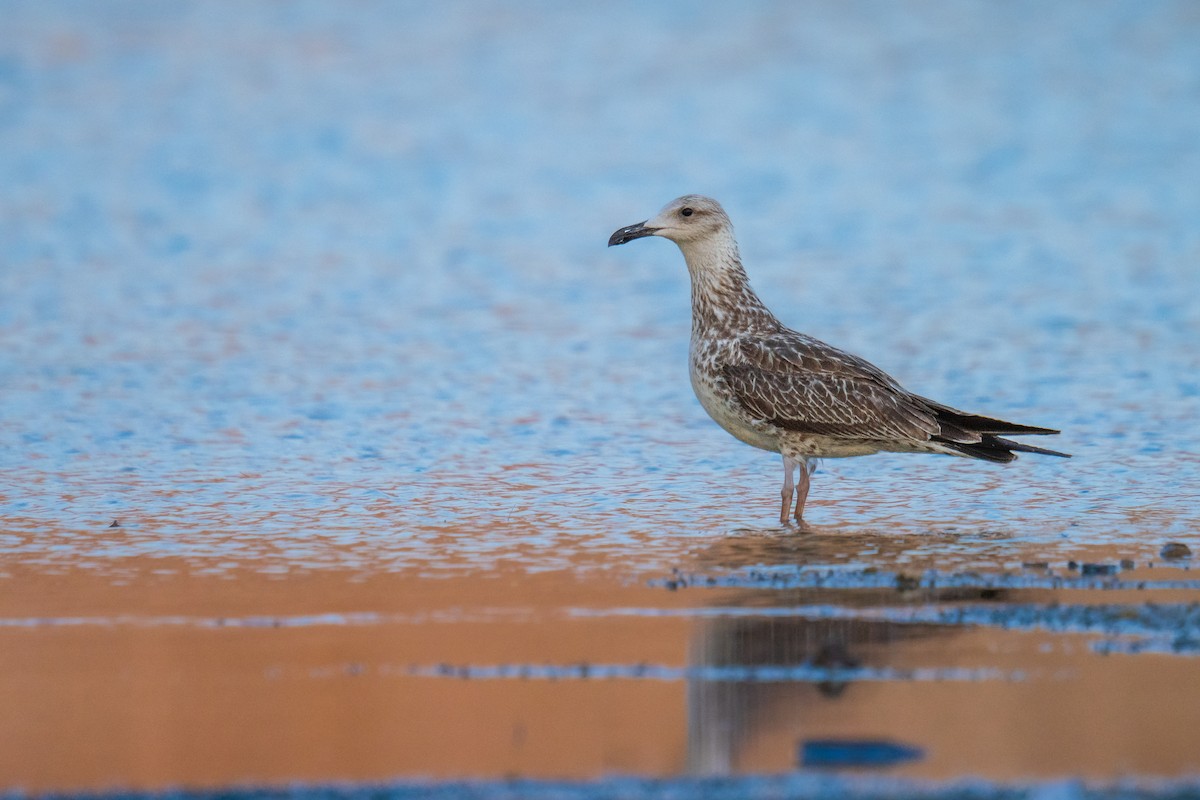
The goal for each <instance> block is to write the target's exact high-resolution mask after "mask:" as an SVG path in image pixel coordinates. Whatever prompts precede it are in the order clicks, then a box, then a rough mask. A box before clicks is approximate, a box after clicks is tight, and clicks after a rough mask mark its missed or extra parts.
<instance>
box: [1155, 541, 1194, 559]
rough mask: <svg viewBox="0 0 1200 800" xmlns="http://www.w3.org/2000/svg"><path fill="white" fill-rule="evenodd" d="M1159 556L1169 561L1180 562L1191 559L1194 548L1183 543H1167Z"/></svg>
mask: <svg viewBox="0 0 1200 800" xmlns="http://www.w3.org/2000/svg"><path fill="white" fill-rule="evenodd" d="M1158 554H1159V555H1160V556H1162V557H1163V558H1165V559H1166V560H1168V561H1178V560H1180V559H1184V558H1191V557H1192V548H1190V547H1188V546H1187V545H1186V544H1184V543H1183V542H1167V543H1166V544H1164V545H1163V548H1162V550H1160V551H1159V553H1158Z"/></svg>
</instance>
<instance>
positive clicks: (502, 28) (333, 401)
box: [0, 2, 1200, 570]
mask: <svg viewBox="0 0 1200 800" xmlns="http://www.w3.org/2000/svg"><path fill="white" fill-rule="evenodd" d="M626 5H627V7H625V8H622V7H621V6H620V4H618V5H617V6H611V5H610V6H605V7H604V8H600V7H595V8H580V7H575V6H560V5H557V4H542V3H523V4H519V5H515V6H514V5H512V4H507V3H485V4H473V5H471V6H469V7H468V6H462V7H455V8H447V7H443V6H437V5H433V6H428V5H420V4H415V5H414V4H379V5H370V4H368V5H364V6H354V7H353V9H348V8H345V7H341V6H327V5H323V4H317V3H297V4H287V5H267V4H263V5H253V6H247V7H239V8H237V9H231V8H228V7H225V6H220V7H219V6H216V5H208V4H199V3H194V4H193V3H173V4H169V5H163V4H156V3H140V2H130V3H120V4H106V5H94V4H71V3H65V4H51V5H48V4H41V3H20V2H8V3H4V4H3V16H4V19H5V25H4V26H3V30H0V242H2V244H0V264H2V268H0V297H3V302H0V344H2V349H0V352H2V353H3V355H2V356H0V384H2V385H3V387H4V388H3V395H2V397H3V414H2V415H0V445H2V446H0V463H2V466H3V470H2V472H3V476H4V477H3V479H2V480H3V484H2V489H0V493H2V494H0V502H2V503H3V515H4V517H5V524H4V527H5V542H6V550H7V551H8V552H9V553H10V554H12V557H14V558H19V559H22V560H24V561H28V562H33V563H42V564H46V565H54V564H68V563H71V564H79V563H84V564H90V565H93V566H95V567H97V568H105V567H106V565H109V564H110V563H111V560H112V559H119V558H121V557H124V556H129V555H136V554H151V555H154V554H164V555H176V556H182V557H186V558H192V559H196V560H197V562H198V563H200V562H203V564H204V565H205V566H206V568H218V567H217V565H219V564H221V563H232V562H238V561H246V560H252V561H259V562H261V563H263V564H264V565H275V566H277V567H278V566H280V565H282V566H283V567H286V568H302V567H320V566H330V565H339V566H345V565H354V566H367V565H369V566H370V567H371V568H372V569H401V568H408V567H412V566H414V565H420V566H422V567H423V568H427V569H450V568H479V567H485V568H486V567H488V566H490V565H491V564H493V563H495V562H496V560H498V559H511V560H516V561H519V562H520V563H523V564H525V565H527V566H528V568H530V569H543V568H551V567H558V566H588V565H592V564H602V563H611V562H613V561H614V560H616V561H618V562H619V563H620V564H621V565H622V567H623V568H627V569H631V570H638V569H640V568H646V569H659V568H660V567H661V566H662V565H664V564H668V563H672V562H673V561H674V560H676V559H677V558H678V556H679V554H680V553H681V552H683V551H685V550H686V549H687V548H688V547H689V546H690V544H689V543H690V542H692V541H694V540H695V539H696V538H697V537H699V538H701V539H703V538H705V537H711V536H713V535H718V534H722V533H726V532H728V531H730V530H732V529H734V528H738V527H744V526H758V525H767V524H769V523H770V522H771V519H772V514H773V511H772V509H773V506H774V504H775V500H774V495H775V492H776V482H777V476H776V472H777V464H776V462H775V460H774V459H773V458H772V457H769V456H767V455H765V454H762V453H758V452H755V451H752V450H750V449H749V448H745V447H744V446H742V445H739V444H737V443H736V442H733V441H732V440H728V438H727V437H726V436H725V435H724V434H723V433H721V432H720V431H719V430H717V429H716V428H715V426H713V425H712V424H711V423H710V422H709V421H708V420H707V419H706V418H705V417H704V415H703V412H702V411H701V410H700V408H699V406H698V404H697V403H696V402H695V400H694V399H693V398H692V397H691V392H690V389H689V387H688V382H687V378H686V366H685V353H686V346H687V345H686V339H687V330H688V308H687V286H686V274H685V272H684V270H683V267H682V263H681V259H680V258H679V256H678V254H677V253H676V252H674V249H673V248H672V247H670V246H669V245H667V244H666V243H656V245H654V246H646V247H644V248H640V249H638V250H637V251H636V252H630V251H620V252H608V251H606V250H605V248H604V242H605V237H606V236H607V234H608V232H610V231H611V230H612V229H613V228H615V227H617V226H618V225H621V224H625V223H627V222H630V221H633V220H636V219H640V218H642V217H644V216H646V215H647V214H649V213H651V212H652V211H653V210H654V209H656V208H657V207H658V206H659V205H660V204H661V203H663V202H665V201H666V200H668V199H669V198H671V197H673V196H675V195H677V194H680V193H682V192H685V191H702V192H706V193H710V194H713V195H715V196H718V197H719V198H720V199H721V200H722V201H723V202H724V203H725V204H726V206H727V208H728V209H729V210H730V212H731V214H732V215H733V217H734V221H735V224H736V225H737V226H738V230H739V233H740V235H741V240H742V245H743V255H744V256H745V258H746V261H747V265H748V267H749V269H750V272H751V276H752V278H753V279H754V281H755V283H756V285H757V287H758V288H759V290H760V293H761V294H762V295H763V296H764V297H765V298H767V299H768V302H769V303H770V304H771V305H772V306H773V307H774V308H775V310H776V311H777V312H778V313H779V315H780V316H781V317H782V318H784V319H785V320H786V321H788V322H789V323H791V324H792V325H794V326H795V327H797V328H799V329H801V330H804V331H806V332H809V333H812V334H814V335H817V336H820V337H822V338H825V339H827V340H829V341H832V342H834V343H836V344H839V345H841V346H843V347H845V348H847V349H850V350H852V351H855V352H858V353H861V354H863V355H864V356H867V357H868V358H870V359H872V360H874V361H876V362H877V363H879V364H880V365H881V366H883V367H884V368H886V369H888V370H889V371H891V372H893V373H894V374H896V375H897V376H898V377H900V378H901V379H902V380H903V381H904V382H905V383H906V384H907V385H909V386H910V387H911V388H913V389H914V390H917V391H919V392H921V393H923V394H927V395H930V396H934V397H937V398H939V399H944V400H945V401H947V402H950V403H953V404H956V405H959V406H962V407H966V408H970V409H973V410H979V411H981V412H989V413H995V414H1000V415H1003V416H1006V417H1009V418H1014V419H1018V420H1021V421H1028V422H1031V423H1036V424H1045V425H1051V426H1055V427H1061V428H1063V429H1064V436H1063V437H1062V441H1061V446H1062V447H1063V449H1066V450H1068V451H1071V452H1073V453H1075V454H1076V459H1075V460H1073V461H1071V462H1067V463H1060V462H1057V461H1055V462H1052V463H1047V462H1044V461H1039V460H1037V459H1033V458H1027V459H1022V460H1021V461H1020V462H1018V463H1017V464H1016V465H1014V466H1012V467H1011V468H1007V469H996V468H993V467H989V466H987V465H979V464H968V463H958V462H951V461H949V460H947V459H936V458H914V457H904V456H895V457H893V456H881V457H877V458H874V459H862V460H854V461H849V462H840V463H827V464H826V465H825V468H824V469H823V470H822V472H820V473H819V474H818V476H817V479H816V484H815V489H814V496H813V501H812V502H813V506H812V512H811V516H812V521H813V522H814V523H816V524H817V525H819V526H820V525H826V526H832V527H833V528H835V529H837V530H842V531H846V532H854V531H861V530H870V531H879V530H883V531H895V532H898V533H901V534H920V533H922V532H927V531H945V530H947V529H953V530H956V531H958V532H959V533H960V534H961V535H962V536H963V537H964V538H963V542H962V543H961V546H957V545H947V543H946V540H945V539H944V538H942V539H940V540H939V541H938V542H937V543H935V544H932V545H930V546H931V547H932V548H934V549H936V550H938V551H940V552H947V551H949V552H950V553H951V554H952V555H951V558H952V559H955V558H956V559H961V560H962V562H964V563H975V562H976V561H978V560H979V559H984V560H986V559H988V558H991V557H992V556H988V555H986V553H987V552H988V548H989V547H990V546H991V545H987V546H983V547H980V546H979V544H980V542H979V541H978V540H979V538H980V537H983V538H988V537H995V536H998V537H1000V538H1002V539H1004V540H1006V541H1010V542H1011V541H1013V540H1016V541H1017V542H1024V543H1032V547H1033V549H1037V550H1041V551H1043V552H1044V553H1045V554H1048V555H1049V556H1054V555H1056V554H1058V553H1060V552H1064V553H1065V552H1068V551H1070V550H1071V549H1072V548H1078V547H1081V546H1088V545H1092V544H1100V545H1106V546H1113V545H1115V546H1119V547H1121V548H1124V550H1123V551H1122V552H1123V553H1124V552H1128V554H1129V555H1130V556H1131V557H1133V556H1139V555H1147V556H1149V555H1152V554H1153V553H1156V552H1157V549H1158V547H1160V546H1161V544H1162V542H1163V541H1166V540H1167V539H1170V538H1173V537H1178V536H1183V535H1186V534H1194V532H1195V529H1196V524H1197V522H1200V511H1197V504H1196V500H1197V492H1196V489H1195V487H1196V486H1197V485H1200V459H1198V458H1197V456H1196V453H1197V452H1198V451H1200V427H1198V426H1197V425H1196V424H1195V420H1196V419H1197V417H1198V415H1200V382H1198V379H1197V375H1200V351H1198V349H1197V347H1196V343H1197V342H1198V341H1200V299H1198V298H1200V270H1197V269H1196V263H1197V258H1198V257H1200V227H1198V226H1197V222H1196V220H1198V219H1200V193H1197V192H1195V191H1194V189H1193V188H1191V187H1193V186H1194V185H1195V184H1196V183H1197V179H1198V178H1200V144H1198V143H1200V112H1198V111H1197V105H1196V103H1195V102H1194V101H1195V96H1196V82H1195V81H1196V78H1195V76H1196V75H1197V74H1200V45H1198V44H1197V42H1200V38H1198V37H1197V36H1196V35H1195V33H1196V28H1197V25H1198V24H1200V23H1198V21H1197V18H1196V15H1195V11H1194V9H1193V7H1192V6H1191V5H1190V4H1188V3H1184V2H1180V3H1156V4H1145V3H1140V2H1114V3H1110V4H1106V5H1104V6H1103V8H1102V9H1097V8H1096V7H1094V6H1093V5H1092V4H1087V3H1061V4H1056V5H1054V6H1052V7H1046V6H1044V5H1041V4H1022V3H1015V4H1012V3H1006V4H998V5H970V6H958V5H925V4H897V3H886V2H879V3H866V4H856V5H843V4H825V5H809V4H788V3H780V4H772V3H764V4H761V5H757V6H755V7H754V8H753V9H751V10H749V11H747V12H745V13H742V12H739V13H738V14H737V15H730V14H728V13H725V12H723V11H722V10H721V7H720V5H719V4H712V5H705V4H701V5H700V6H697V4H696V3H694V2H689V3H662V4H655V5H654V6H653V7H652V8H646V7H645V6H644V4H632V3H631V4H626ZM621 20H627V21H629V24H614V21H621ZM634 21H636V24H634ZM114 519H116V520H119V521H120V525H121V527H120V528H119V533H116V532H114V531H112V530H109V529H108V528H107V526H108V525H109V524H110V523H111V522H112V521H113V520H114ZM956 541H957V540H956ZM989 541H990V539H989ZM1022 546H1024V545H1022ZM917 549H919V547H918V548H917ZM1001 549H1002V548H1001ZM981 553H983V555H981ZM995 558H996V559H997V560H998V561H1000V562H1001V563H1004V562H1005V561H1006V560H1011V554H1007V555H1006V554H1004V553H1001V554H999V555H996V556H995Z"/></svg>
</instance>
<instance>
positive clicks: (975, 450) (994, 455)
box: [933, 433, 1071, 464]
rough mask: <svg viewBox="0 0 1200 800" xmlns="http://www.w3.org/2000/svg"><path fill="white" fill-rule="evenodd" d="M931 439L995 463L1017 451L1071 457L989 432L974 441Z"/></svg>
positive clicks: (958, 451)
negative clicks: (979, 439)
mask: <svg viewBox="0 0 1200 800" xmlns="http://www.w3.org/2000/svg"><path fill="white" fill-rule="evenodd" d="M933 440H934V441H935V442H938V443H940V444H942V445H943V446H945V447H948V448H949V449H951V450H954V451H955V452H957V453H960V454H962V455H964V456H969V457H970V458H979V459H983V460H984V461H994V462H996V463H997V464H1007V463H1008V462H1010V461H1012V460H1014V459H1016V457H1017V453H1037V454H1038V455H1042V456H1058V457H1059V458H1070V457H1071V454H1070V453H1060V452H1059V451H1057V450H1050V449H1047V448H1045V447H1034V446H1033V445H1031V444H1021V443H1020V442H1014V441H1013V440H1011V439H1005V438H1002V437H1000V436H995V435H993V434H990V433H985V434H983V438H982V440H981V441H978V442H975V443H964V442H952V441H949V440H946V439H942V438H941V437H940V436H935V437H933Z"/></svg>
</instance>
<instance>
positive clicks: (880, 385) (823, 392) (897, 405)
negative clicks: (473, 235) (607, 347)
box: [608, 194, 1069, 523]
mask: <svg viewBox="0 0 1200 800" xmlns="http://www.w3.org/2000/svg"><path fill="white" fill-rule="evenodd" d="M643 236H662V237H663V238H665V239H670V240H671V241H673V242H675V244H677V245H679V249H680V250H682V251H683V258H684V260H685V261H686V262H687V268H688V274H689V275H690V276H691V279H692V342H691V348H690V358H689V361H690V369H689V372H690V374H691V379H692V389H693V390H695V392H696V397H697V398H699V400H700V405H702V406H704V410H705V411H707V412H708V414H709V416H711V417H712V418H713V419H714V420H716V422H717V424H719V425H720V426H721V427H722V428H724V429H725V430H726V431H728V432H729V433H731V434H733V435H734V436H735V437H737V438H738V439H740V440H741V441H743V442H745V443H746V444H750V445H753V446H755V447H760V448H762V449H763V450H770V451H772V452H776V453H780V454H781V455H782V456H783V491H782V492H781V494H782V497H783V507H782V509H781V510H780V513H779V521H780V522H782V523H786V522H787V521H788V512H789V511H790V510H791V506H792V499H793V497H795V500H796V507H795V508H796V510H795V514H794V516H795V518H796V521H797V522H800V521H801V519H802V518H803V515H804V502H805V500H806V499H807V498H808V487H809V477H810V476H811V475H812V472H813V469H814V468H815V459H819V458H844V457H848V456H865V455H870V454H871V453H878V452H881V451H890V452H896V453H943V454H946V455H952V456H966V457H969V458H978V459H983V460H984V461H994V462H997V463H1007V462H1009V461H1012V460H1013V459H1015V458H1016V457H1017V456H1016V454H1017V453H1040V454H1041V455H1047V456H1062V457H1064V458H1069V456H1068V455H1067V454H1066V453H1059V452H1056V451H1054V450H1046V449H1043V448H1040V447H1033V446H1031V445H1027V444H1021V443H1020V442H1014V441H1012V440H1010V439H1005V438H1002V436H1001V434H1006V435H1014V434H1049V433H1058V431H1056V430H1051V429H1050V428H1036V427H1034V426H1032V425H1018V424H1016V423H1013V422H1004V421H1003V420H998V419H992V418H991V417H982V416H979V415H977V414H968V413H965V412H963V411H959V410H957V409H954V408H951V407H950V406H946V405H942V404H941V403H936V402H934V401H933V400H929V399H927V398H924V397H921V396H919V395H915V394H913V393H911V392H909V391H908V390H906V389H905V388H904V387H902V386H901V385H900V384H899V383H897V382H896V381H895V380H894V379H892V378H891V377H890V376H889V375H888V374H887V373H885V372H884V371H883V370H881V369H879V368H878V367H876V366H874V365H873V364H870V363H868V362H867V361H864V360H863V359H861V358H859V357H857V356H853V355H850V354H849V353H845V352H842V351H841V350H838V349H837V348H835V347H832V346H830V345H827V344H825V343H824V342H821V341H818V340H817V339H814V338H812V337H811V336H806V335H805V334H803V333H797V332H796V331H793V330H791V329H790V328H788V327H786V326H785V325H784V324H783V323H782V322H780V321H779V320H778V319H776V318H775V315H774V314H772V313H771V312H770V311H769V310H768V309H767V307H766V306H765V305H763V302H762V301H761V300H759V299H758V295H756V294H755V293H754V290H753V289H751V288H750V281H749V278H747V277H746V270H745V269H744V268H743V267H742V261H741V257H740V256H739V255H738V248H737V241H736V240H735V239H734V237H733V224H732V223H731V222H730V221H729V217H728V216H726V214H725V210H724V209H723V208H721V206H720V204H719V203H717V201H716V200H713V199H711V198H708V197H702V196H700V195H694V194H689V195H685V196H683V197H680V198H679V199H677V200H674V201H673V202H671V203H669V204H668V205H667V206H666V207H665V208H664V209H663V210H662V211H660V212H659V214H658V216H656V217H655V218H654V219H648V220H646V221H645V222H639V223H637V224H636V225H630V226H628V227H625V228H621V229H620V230H619V231H617V232H616V233H614V234H613V235H612V236H611V237H610V238H609V240H608V246H609V247H612V246H613V245H616V244H625V243H626V242H629V241H632V240H634V239H640V238H642V237H643ZM797 471H798V472H799V480H797V479H796V477H795V475H796V473H797Z"/></svg>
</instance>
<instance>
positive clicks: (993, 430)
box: [919, 398, 1071, 464]
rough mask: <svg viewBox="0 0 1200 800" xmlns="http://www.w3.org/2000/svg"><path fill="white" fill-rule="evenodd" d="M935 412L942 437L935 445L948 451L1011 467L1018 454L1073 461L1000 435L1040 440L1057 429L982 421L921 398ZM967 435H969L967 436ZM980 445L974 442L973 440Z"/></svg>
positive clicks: (972, 415)
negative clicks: (1031, 454)
mask: <svg viewBox="0 0 1200 800" xmlns="http://www.w3.org/2000/svg"><path fill="white" fill-rule="evenodd" d="M919 399H920V400H921V402H923V403H925V404H926V406H928V408H929V410H930V411H932V412H933V414H934V417H935V418H936V419H937V421H938V424H939V425H941V427H942V430H941V433H940V434H939V435H937V436H934V437H933V441H935V442H938V443H939V444H941V445H943V446H945V447H946V448H948V449H950V450H952V451H954V452H956V453H959V454H960V455H964V456H968V457H970V458H979V459H983V460H984V461H994V462H996V463H997V464H1007V463H1008V462H1010V461H1012V460H1014V459H1015V458H1016V457H1017V453H1037V454H1038V455H1042V456H1058V457H1059V458H1070V457H1071V456H1070V454H1069V453H1060V452H1059V451H1057V450H1049V449H1047V448H1045V447H1034V446H1033V445H1031V444H1022V443H1021V442H1014V441H1013V440H1012V439H1005V438H1004V437H1002V436H999V435H998V434H1002V433H1004V434H1009V435H1026V434H1035V435H1039V436H1045V435H1051V434H1055V433H1058V431H1056V430H1054V429H1053V428H1039V427H1036V426H1034V425H1019V424H1017V423H1015V422H1005V421H1004V420H1002V419H993V418H992V417H982V416H980V415H978V414H967V413H966V412H963V411H959V410H958V409H956V408H951V407H950V406H945V405H942V404H941V403H935V402H933V401H932V400H926V399H925V398H919ZM964 434H966V435H965V436H964ZM976 438H977V439H978V441H970V440H971V439H976Z"/></svg>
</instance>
